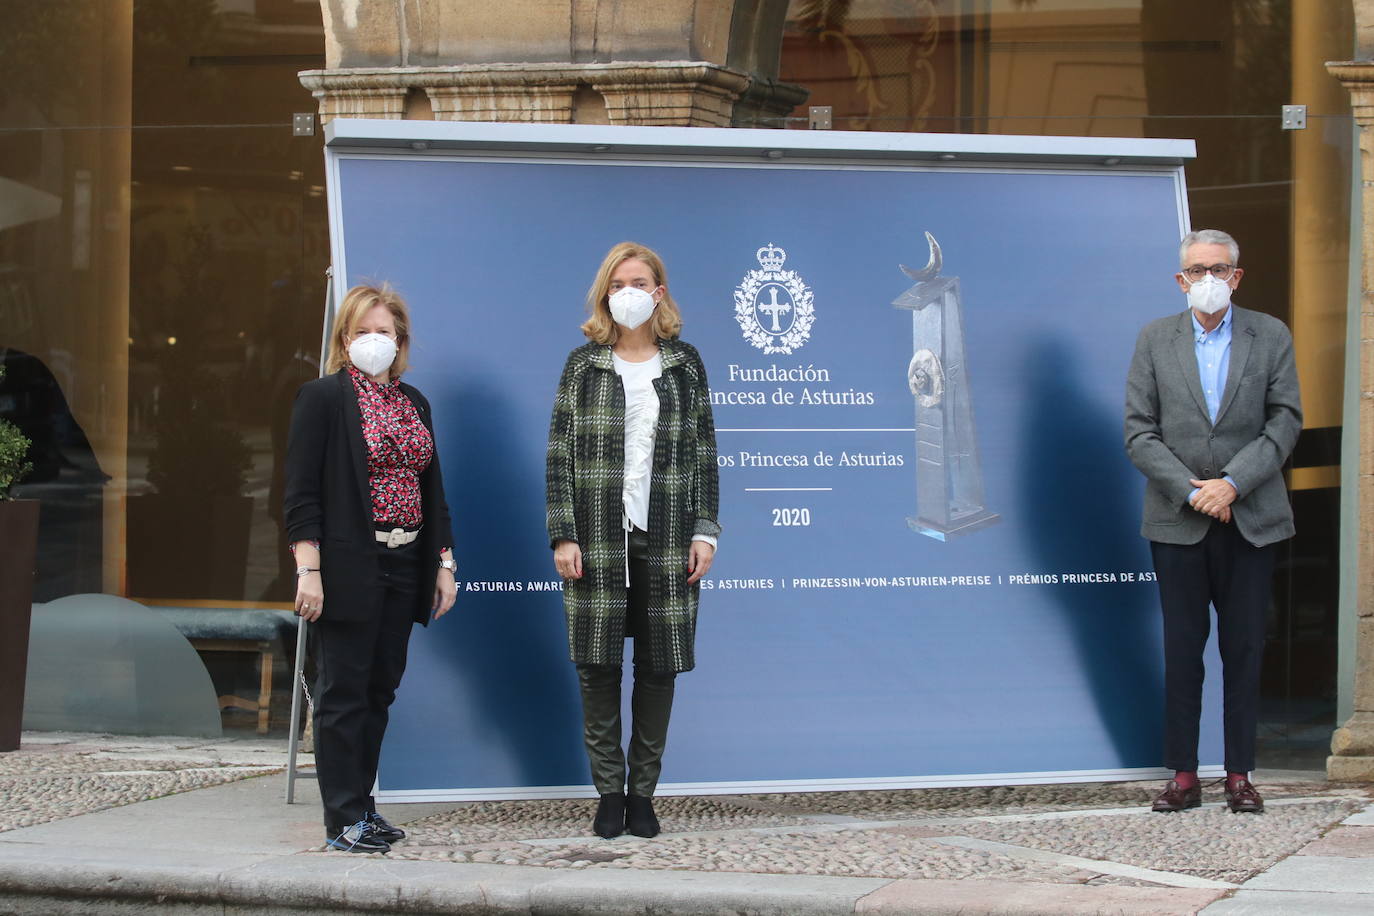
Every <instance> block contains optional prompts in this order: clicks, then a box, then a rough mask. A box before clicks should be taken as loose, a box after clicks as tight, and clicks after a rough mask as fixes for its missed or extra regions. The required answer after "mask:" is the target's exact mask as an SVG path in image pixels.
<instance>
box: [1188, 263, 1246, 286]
mask: <svg viewBox="0 0 1374 916" xmlns="http://www.w3.org/2000/svg"><path fill="white" fill-rule="evenodd" d="M1235 272H1236V265H1234V264H1213V265H1211V266H1210V267H1209V266H1206V265H1203V264H1194V265H1193V266H1192V267H1185V268H1184V269H1183V276H1185V277H1187V278H1188V279H1189V280H1190V281H1191V282H1193V283H1196V282H1197V281H1199V280H1201V279H1202V278H1203V277H1205V276H1207V275H1208V274H1211V275H1212V276H1214V277H1216V278H1217V279H1218V280H1222V281H1226V280H1229V279H1231V274H1233V273H1235Z"/></svg>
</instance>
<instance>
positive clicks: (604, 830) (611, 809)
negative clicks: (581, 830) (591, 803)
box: [592, 792, 625, 840]
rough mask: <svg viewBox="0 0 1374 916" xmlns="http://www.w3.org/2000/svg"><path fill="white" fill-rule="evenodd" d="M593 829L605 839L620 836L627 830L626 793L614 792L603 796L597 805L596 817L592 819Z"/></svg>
mask: <svg viewBox="0 0 1374 916" xmlns="http://www.w3.org/2000/svg"><path fill="white" fill-rule="evenodd" d="M592 831H593V832H595V833H596V835H597V836H599V837H601V838H602V839H603V840H609V839H611V838H612V837H618V836H620V835H621V834H622V833H624V832H625V793H624V792H612V793H610V794H609V795H603V796H601V802H600V803H599V804H598V805H597V806H596V817H595V818H593V819H592Z"/></svg>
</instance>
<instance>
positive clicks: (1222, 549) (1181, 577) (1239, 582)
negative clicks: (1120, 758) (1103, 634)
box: [1150, 522, 1277, 773]
mask: <svg viewBox="0 0 1374 916" xmlns="http://www.w3.org/2000/svg"><path fill="white" fill-rule="evenodd" d="M1276 549H1277V545H1274V544H1270V545H1268V546H1266V547H1254V546H1252V545H1251V544H1250V543H1249V542H1247V541H1246V540H1245V538H1243V537H1241V535H1240V532H1239V531H1237V530H1236V526H1235V524H1234V523H1231V524H1222V523H1221V522H1213V523H1212V527H1211V528H1210V529H1209V530H1208V532H1207V535H1206V536H1205V537H1204V538H1203V539H1202V540H1201V541H1199V542H1198V543H1196V544H1160V543H1156V542H1151V544H1150V550H1151V552H1152V553H1153V554H1154V561H1155V572H1156V574H1158V576H1159V603H1160V606H1161V608H1162V609H1163V611H1164V765H1165V766H1166V767H1168V768H1169V769H1171V770H1196V769H1197V766H1198V758H1197V745H1198V723H1199V720H1200V719H1201V717H1202V680H1203V674H1204V671H1203V663H1202V650H1203V647H1204V646H1205V645H1206V643H1207V636H1208V633H1209V632H1210V629H1211V621H1212V615H1211V610H1210V607H1211V606H1215V607H1216V612H1217V643H1218V646H1219V648H1220V649H1221V677H1222V690H1223V695H1224V700H1223V710H1224V718H1223V726H1224V731H1225V743H1226V761H1225V762H1226V770H1227V772H1230V773H1248V772H1250V771H1251V770H1253V769H1254V768H1255V728H1256V721H1257V719H1258V717H1259V680H1260V666H1261V664H1262V662H1263V661H1264V633H1265V626H1266V623H1267V622H1268V618H1269V602H1270V597H1271V595H1270V592H1271V585H1272V581H1273V576H1274V560H1275V551H1276Z"/></svg>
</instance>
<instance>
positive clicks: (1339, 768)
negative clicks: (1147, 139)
mask: <svg viewBox="0 0 1374 916" xmlns="http://www.w3.org/2000/svg"><path fill="white" fill-rule="evenodd" d="M1353 3H1354V11H1355V40H1356V46H1357V47H1356V51H1357V54H1358V55H1359V60H1357V61H1351V62H1346V63H1334V64H1328V65H1327V69H1328V70H1329V71H1330V72H1331V73H1332V75H1333V76H1335V77H1336V78H1337V79H1339V80H1340V81H1341V82H1342V84H1343V85H1344V86H1345V88H1346V89H1347V90H1349V91H1350V98H1351V105H1352V108H1353V110H1354V114H1355V121H1356V123H1357V124H1358V126H1359V130H1360V175H1361V176H1362V181H1361V188H1362V190H1361V197H1362V200H1363V207H1364V226H1363V232H1362V237H1361V238H1360V239H1359V240H1358V243H1357V244H1358V251H1359V253H1360V258H1361V269H1360V277H1361V294H1360V347H1359V360H1360V406H1359V426H1358V429H1354V430H1352V429H1348V428H1347V429H1346V430H1345V435H1347V436H1350V435H1357V436H1358V437H1359V443H1360V461H1359V469H1358V481H1357V482H1356V485H1357V486H1358V497H1357V500H1358V506H1359V509H1358V513H1359V521H1358V531H1359V535H1358V536H1359V544H1358V545H1357V548H1356V563H1357V566H1358V569H1357V573H1356V583H1357V584H1356V613H1357V621H1356V640H1355V642H1356V647H1355V652H1356V659H1355V690H1354V708H1355V712H1354V715H1352V716H1351V717H1350V719H1349V721H1347V722H1346V723H1345V724H1344V725H1342V726H1341V727H1340V728H1338V729H1337V730H1336V732H1335V734H1334V735H1333V736H1332V739H1331V756H1330V757H1328V758H1327V764H1326V771H1327V776H1328V777H1329V778H1331V779H1341V780H1360V781H1374V180H1371V177H1372V176H1374V0H1353ZM1352 241H1353V240H1352ZM1353 247H1355V246H1354V245H1352V248H1353ZM1347 485H1348V482H1347Z"/></svg>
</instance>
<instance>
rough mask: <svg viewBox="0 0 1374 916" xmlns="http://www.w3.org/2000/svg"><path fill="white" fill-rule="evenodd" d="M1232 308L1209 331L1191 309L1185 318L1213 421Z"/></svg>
mask: <svg viewBox="0 0 1374 916" xmlns="http://www.w3.org/2000/svg"><path fill="white" fill-rule="evenodd" d="M1234 311H1235V309H1234V307H1232V306H1228V307H1227V309H1226V315H1225V317H1223V318H1222V319H1221V324H1219V325H1217V326H1216V327H1214V328H1212V330H1210V331H1204V330H1203V329H1202V323H1201V322H1200V321H1198V320H1197V315H1196V314H1194V312H1193V310H1192V309H1189V310H1188V317H1189V318H1191V319H1193V353H1194V355H1195V356H1197V374H1198V380H1199V381H1200V382H1201V383H1202V397H1203V399H1204V400H1206V401H1207V413H1208V415H1209V416H1210V417H1211V418H1212V422H1213V423H1216V422H1217V411H1219V410H1221V396H1222V394H1224V393H1225V391H1226V370H1227V369H1229V368H1230V366H1231V314H1232V313H1233V312H1234ZM1222 480H1225V481H1226V482H1227V483H1229V484H1230V485H1231V486H1232V487H1235V485H1236V482H1235V481H1234V480H1232V479H1231V475H1230V474H1227V475H1226V476H1225V477H1223V478H1222ZM1195 495H1197V488H1194V489H1193V492H1192V493H1189V494H1188V499H1189V501H1191V500H1192V498H1193V497H1194V496H1195Z"/></svg>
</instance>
